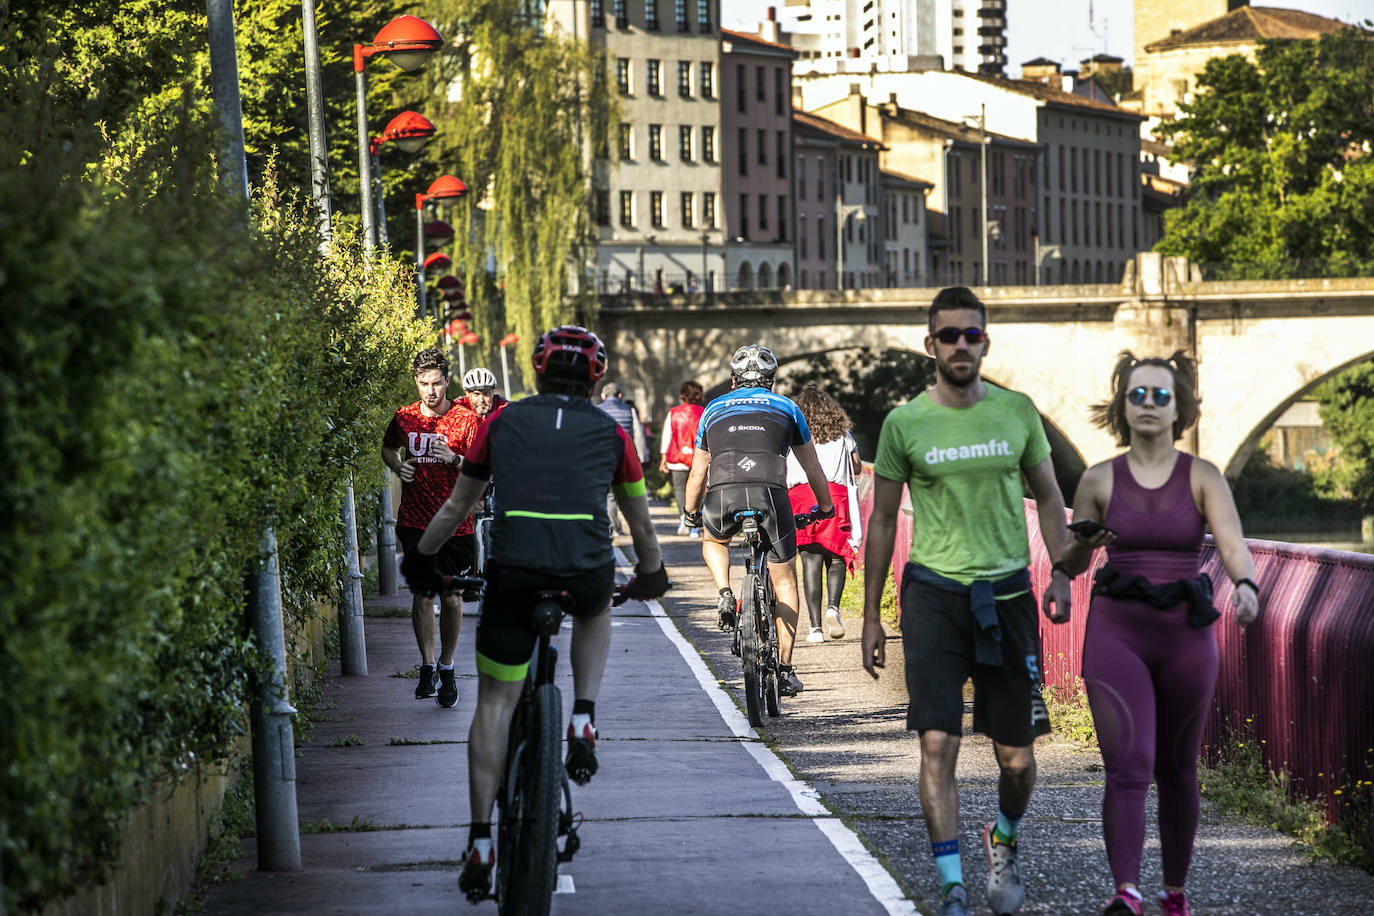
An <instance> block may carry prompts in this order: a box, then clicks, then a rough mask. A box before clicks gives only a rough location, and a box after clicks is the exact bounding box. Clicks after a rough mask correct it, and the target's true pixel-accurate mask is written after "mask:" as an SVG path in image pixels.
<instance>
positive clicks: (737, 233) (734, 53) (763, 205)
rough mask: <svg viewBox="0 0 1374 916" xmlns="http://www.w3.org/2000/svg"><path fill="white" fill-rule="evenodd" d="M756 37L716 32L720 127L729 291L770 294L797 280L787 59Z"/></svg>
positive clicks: (789, 55)
mask: <svg viewBox="0 0 1374 916" xmlns="http://www.w3.org/2000/svg"><path fill="white" fill-rule="evenodd" d="M796 57H797V52H795V51H793V50H792V49H791V48H789V47H788V46H787V45H784V44H780V43H778V42H774V41H767V40H765V39H763V38H760V37H758V36H757V35H749V34H746V33H743V32H733V31H730V30H728V29H726V30H723V31H722V32H721V53H720V61H721V74H720V89H721V93H720V109H721V113H720V127H721V151H722V154H723V158H722V162H721V180H722V191H723V195H724V206H723V213H724V216H725V222H724V229H725V274H726V279H727V282H726V287H727V288H729V289H771V288H775V287H776V288H785V287H788V286H791V285H793V282H794V280H795V277H796V270H797V268H796V261H795V248H794V239H795V235H796V228H795V221H796V214H795V212H794V210H793V205H792V184H791V167H792V61H793V60H795V59H796Z"/></svg>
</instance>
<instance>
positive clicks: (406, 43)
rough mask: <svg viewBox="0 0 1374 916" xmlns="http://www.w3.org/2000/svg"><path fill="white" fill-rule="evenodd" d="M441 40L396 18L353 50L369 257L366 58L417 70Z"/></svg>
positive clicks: (372, 240)
mask: <svg viewBox="0 0 1374 916" xmlns="http://www.w3.org/2000/svg"><path fill="white" fill-rule="evenodd" d="M443 43H444V39H443V38H442V37H441V36H440V35H439V33H438V32H437V31H435V30H434V26H432V25H430V24H429V23H428V22H425V21H424V20H423V19H421V18H419V17H418V16H398V17H396V18H395V19H393V20H391V21H390V22H388V23H387V24H386V25H385V26H383V27H382V30H381V31H380V32H378V33H377V37H376V38H375V39H374V40H373V42H372V44H370V45H354V46H353V81H354V85H355V86H356V88H357V96H358V190H359V193H360V194H361V196H362V211H363V250H364V252H366V253H368V254H371V253H372V249H373V248H374V247H376V244H377V226H376V222H375V215H376V214H375V211H374V204H373V201H372V142H371V140H370V138H369V137H368V135H367V77H366V75H365V74H364V71H363V68H364V66H365V65H366V63H367V58H369V57H371V56H372V55H374V54H381V55H383V56H385V57H389V58H391V62H392V63H394V64H395V65H396V66H398V67H400V68H401V69H402V70H406V71H411V70H418V69H419V68H420V67H421V66H423V65H424V63H425V61H426V60H428V59H429V55H431V54H433V53H434V52H435V51H438V50H439V48H440V47H441V46H442V45H443Z"/></svg>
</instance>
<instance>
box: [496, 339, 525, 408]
mask: <svg viewBox="0 0 1374 916" xmlns="http://www.w3.org/2000/svg"><path fill="white" fill-rule="evenodd" d="M519 340H520V335H519V334H507V335H506V336H505V337H502V338H501V341H500V343H499V344H498V346H499V347H500V348H501V380H502V382H503V383H504V384H505V389H506V400H507V401H509V400H510V366H509V365H508V364H507V363H506V347H509V346H510V345H511V344H513V343H516V342H518V341H519Z"/></svg>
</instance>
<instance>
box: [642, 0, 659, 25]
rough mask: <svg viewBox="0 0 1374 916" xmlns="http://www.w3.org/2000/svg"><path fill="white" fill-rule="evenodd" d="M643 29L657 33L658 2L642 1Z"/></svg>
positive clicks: (651, 0)
mask: <svg viewBox="0 0 1374 916" xmlns="http://www.w3.org/2000/svg"><path fill="white" fill-rule="evenodd" d="M644 28H646V29H648V30H649V31H651V32H657V31H658V0H644Z"/></svg>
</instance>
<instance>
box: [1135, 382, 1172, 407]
mask: <svg viewBox="0 0 1374 916" xmlns="http://www.w3.org/2000/svg"><path fill="white" fill-rule="evenodd" d="M1147 394H1148V395H1150V398H1151V400H1153V401H1154V402H1155V406H1156V407H1168V406H1169V402H1170V401H1171V400H1173V397H1174V394H1173V392H1172V391H1170V390H1169V389H1168V388H1155V387H1151V388H1146V387H1145V386H1144V385H1141V386H1139V387H1137V388H1132V389H1131V390H1130V391H1127V392H1126V400H1128V401H1130V402H1131V406H1133V407H1139V406H1140V405H1141V404H1144V403H1145V395H1147Z"/></svg>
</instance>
